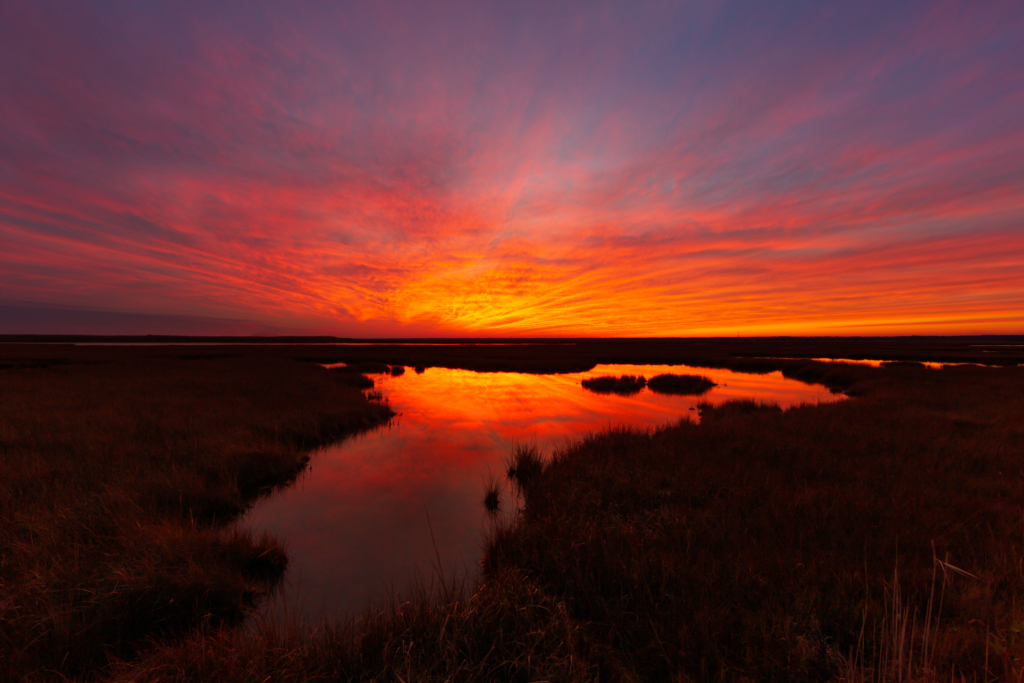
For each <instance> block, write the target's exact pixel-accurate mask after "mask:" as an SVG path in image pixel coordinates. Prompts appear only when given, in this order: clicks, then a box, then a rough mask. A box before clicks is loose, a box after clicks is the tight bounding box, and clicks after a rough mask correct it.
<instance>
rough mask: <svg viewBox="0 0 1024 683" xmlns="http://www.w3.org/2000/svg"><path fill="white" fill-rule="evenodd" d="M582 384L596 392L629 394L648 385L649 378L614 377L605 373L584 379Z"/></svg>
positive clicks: (632, 376)
mask: <svg viewBox="0 0 1024 683" xmlns="http://www.w3.org/2000/svg"><path fill="white" fill-rule="evenodd" d="M581 384H582V385H583V388H584V389H589V390H590V391H593V392H594V393H596V394H619V395H622V396H629V395H631V394H635V393H638V392H639V391H641V390H642V389H643V388H644V386H646V384H647V380H646V379H644V377H643V376H640V377H636V376H634V375H622V376H621V377H613V376H610V375H605V376H603V377H590V378H588V379H585V380H583V381H582V382H581Z"/></svg>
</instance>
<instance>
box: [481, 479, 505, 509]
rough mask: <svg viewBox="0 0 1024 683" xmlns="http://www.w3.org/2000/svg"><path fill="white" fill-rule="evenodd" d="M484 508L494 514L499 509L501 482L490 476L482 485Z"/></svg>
mask: <svg viewBox="0 0 1024 683" xmlns="http://www.w3.org/2000/svg"><path fill="white" fill-rule="evenodd" d="M483 502H484V509H485V510H487V512H488V514H491V515H496V514H497V513H498V512H500V511H501V484H500V483H499V482H498V480H497V479H494V478H493V477H491V478H490V479H489V480H488V481H487V484H486V485H485V486H484V501H483Z"/></svg>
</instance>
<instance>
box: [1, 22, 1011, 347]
mask: <svg viewBox="0 0 1024 683" xmlns="http://www.w3.org/2000/svg"><path fill="white" fill-rule="evenodd" d="M1022 32H1024V9H1022V8H1021V7H1020V5H1019V3H1009V2H1007V3H998V2H996V3H985V4H984V5H983V6H979V5H976V4H975V5H971V4H961V3H939V4H936V3H917V4H915V3H901V4H900V6H899V7H891V6H890V5H889V4H884V3H878V4H871V3H858V4H857V5H856V6H855V7H854V6H851V5H849V4H848V3H813V4H810V5H808V4H804V3H792V4H790V3H786V4H776V5H773V6H771V8H770V11H769V9H764V8H758V7H755V6H752V5H749V4H743V3H729V2H726V3H719V4H716V5H714V6H710V5H702V6H700V7H686V6H680V5H678V4H677V3H664V4H660V3H642V4H640V6H635V5H634V4H630V6H629V7H620V6H616V5H613V4H607V5H602V6H596V5H594V4H593V3H586V4H582V3H581V4H572V3H568V4H562V5H559V6H557V7H552V6H550V4H542V3H537V4H531V3H525V4H520V5H516V6H515V7H509V6H507V5H504V4H500V3H496V4H493V5H492V4H488V3H467V4H464V5H458V4H453V5H450V6H448V7H446V8H444V9H442V10H434V9H429V8H426V7H422V6H418V5H414V4H406V3H374V4H373V5H372V7H371V6H346V5H341V6H335V5H333V4H324V3H304V4H301V5H297V6H293V7H290V8H288V9H287V10H285V9H282V8H281V6H279V5H277V4H266V5H262V4H259V3H245V4H244V5H243V4H232V3H224V4H220V5H218V6H216V7H211V6H210V5H209V4H188V3H185V4H173V5H167V6H156V5H154V6H147V7H140V6H138V5H137V4H133V3H97V4H89V5H80V4H62V3H45V2H38V3H20V2H13V3H6V4H5V5H4V8H3V9H0V45H2V47H0V57H2V60H0V90H2V92H4V93H5V96H4V97H3V98H0V118H2V121H3V122H4V124H3V126H2V127H0V252H2V253H0V284H2V285H3V287H2V290H3V294H0V298H2V299H3V301H0V303H9V304H15V303H16V304H18V305H40V306H60V307H65V308H69V307H70V308H74V307H77V308H81V309H88V310H106V311H113V312H118V311H120V312H134V313H152V314H160V315H193V316H206V317H211V318H229V319H248V320H253V321H258V322H259V323H260V324H266V325H270V326H273V327H274V328H275V329H295V330H309V331H318V332H338V333H344V334H356V335H358V334H366V335H374V334H396V335H401V334H438V335H486V334H501V335H505V334H512V335H528V334H529V335H533V334H555V335H577V334H588V335H603V334H608V335H686V334H774V333H826V334H833V333H835V334H860V333H864V331H865V330H869V331H870V333H872V334H874V333H903V332H915V333H925V332H946V333H952V332H1021V331H1024V313H1021V311H1024V193H1022V192H1020V188H1021V187H1024V126H1022V125H1021V123H1020V122H1021V121H1024V76H1022V75H1021V74H1024V56H1022V54H1021V52H1020V50H1019V49H1016V48H1015V45H1016V41H1017V37H1019V35H1021V33H1022ZM196 331H197V332H202V330H196Z"/></svg>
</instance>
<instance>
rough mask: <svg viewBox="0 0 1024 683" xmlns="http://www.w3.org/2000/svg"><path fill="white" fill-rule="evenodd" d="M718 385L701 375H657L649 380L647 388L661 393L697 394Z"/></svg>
mask: <svg viewBox="0 0 1024 683" xmlns="http://www.w3.org/2000/svg"><path fill="white" fill-rule="evenodd" d="M716 386H718V385H717V384H715V383H714V382H712V381H711V380H710V379H708V378H707V377H703V376H701V375H656V376H654V377H652V378H651V379H649V380H648V381H647V388H648V389H650V390H651V391H656V392H658V393H659V394H677V395H682V396H697V395H699V394H703V393H704V392H706V391H708V390H709V389H712V388H713V387H716Z"/></svg>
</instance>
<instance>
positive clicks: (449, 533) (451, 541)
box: [245, 365, 840, 618]
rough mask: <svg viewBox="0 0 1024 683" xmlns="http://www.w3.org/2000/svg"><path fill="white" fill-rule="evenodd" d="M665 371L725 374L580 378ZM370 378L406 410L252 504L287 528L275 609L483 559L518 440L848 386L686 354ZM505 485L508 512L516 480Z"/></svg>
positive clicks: (354, 602)
mask: <svg viewBox="0 0 1024 683" xmlns="http://www.w3.org/2000/svg"><path fill="white" fill-rule="evenodd" d="M661 373H675V374H701V375H705V376H706V377H709V378H710V379H711V380H712V381H714V382H715V383H716V384H718V385H719V386H717V387H715V388H714V389H712V390H710V391H709V392H707V393H705V394H704V395H702V396H700V397H695V396H667V395H662V394H656V393H654V392H652V391H650V390H649V389H644V390H642V391H641V392H640V393H638V394H634V395H633V396H617V395H609V394H595V393H593V392H590V391H587V390H585V389H583V387H582V386H581V385H580V382H581V381H582V380H583V379H586V378H588V377H596V376H601V375H623V374H627V375H644V376H646V377H648V378H650V377H653V376H655V375H657V374H661ZM374 379H375V381H376V382H377V388H378V389H379V390H380V391H382V392H383V393H384V395H385V396H387V398H388V400H389V401H390V402H391V406H392V408H394V410H395V411H396V412H397V413H398V417H397V418H396V419H395V420H394V421H392V423H391V424H390V425H388V426H386V427H382V428H380V429H377V430H375V431H373V432H370V433H368V434H365V435H362V436H359V437H356V438H353V439H349V440H346V441H344V442H342V443H340V444H337V445H334V446H331V447H329V448H325V449H323V450H321V451H320V452H319V453H318V454H316V455H315V456H314V458H313V460H312V462H311V465H310V468H309V469H308V470H307V472H306V473H305V474H304V475H303V477H302V478H301V479H300V481H299V482H297V483H296V484H295V485H294V486H292V487H290V488H288V489H286V490H283V491H280V492H278V493H276V494H274V495H273V496H271V497H270V498H268V499H267V500H265V501H263V502H261V503H260V504H259V505H257V506H256V507H255V508H254V509H253V510H252V511H251V512H250V513H249V515H247V517H246V520H245V523H246V524H248V525H249V526H251V527H252V528H254V529H256V530H259V531H268V532H270V533H271V534H273V535H275V536H276V537H277V538H279V539H282V540H283V541H284V543H285V546H286V547H287V549H288V552H289V555H290V556H291V558H292V562H291V565H290V568H289V574H288V579H287V585H286V589H285V590H284V592H283V594H282V596H281V597H280V598H279V600H278V602H277V603H276V606H275V609H281V608H283V607H287V608H288V609H289V610H291V611H292V612H295V613H298V614H300V615H303V616H306V617H312V618H318V617H320V616H321V615H338V614H341V613H343V612H345V611H346V610H349V609H353V608H355V609H359V608H361V607H362V606H364V605H365V604H366V603H367V601H368V600H369V599H371V598H372V597H373V596H374V595H383V594H386V592H387V591H389V590H390V589H392V588H394V589H396V590H398V591H399V592H401V591H402V590H404V589H405V588H407V587H408V585H409V581H410V580H411V579H412V577H414V576H415V575H416V573H417V571H420V572H422V573H424V574H426V575H427V576H429V575H431V573H432V572H434V571H435V568H436V566H437V563H438V561H440V563H441V568H442V570H443V571H444V573H445V575H446V576H450V575H451V573H452V572H458V571H469V572H472V571H474V570H475V567H476V566H477V558H478V557H479V555H480V549H481V545H482V541H481V534H482V532H484V531H485V530H486V526H487V524H488V518H487V515H486V513H485V512H484V509H483V505H482V498H483V492H484V485H485V483H486V482H487V480H488V478H489V477H494V478H495V479H500V480H501V481H504V477H503V476H502V471H503V464H502V459H503V458H504V457H506V456H507V455H508V453H509V452H510V450H511V448H512V446H513V444H515V443H517V442H520V443H522V442H528V443H536V444H537V445H538V446H539V447H540V448H541V450H542V451H543V452H544V453H550V452H551V451H552V450H553V449H555V448H557V447H559V446H561V445H563V444H565V443H566V442H567V440H569V439H572V438H575V437H579V436H581V435H583V434H586V433H589V432H593V431H597V430H601V429H605V428H607V427H609V426H616V425H631V426H635V427H644V428H645V427H651V426H656V425H660V424H665V423H670V422H674V421H676V420H679V419H691V420H697V413H696V411H691V410H690V408H693V407H694V406H696V405H697V404H698V403H700V402H702V401H707V402H711V403H721V402H723V401H726V400H729V399H737V398H753V399H757V400H759V401H770V402H774V403H777V404H779V405H780V406H782V407H789V406H792V405H796V404H800V403H814V402H816V401H823V402H824V401H832V400H836V399H837V398H840V397H837V396H835V395H833V394H831V393H829V392H828V390H827V389H825V388H824V387H821V386H817V385H808V384H803V383H801V382H797V381H794V380H789V379H786V378H784V377H782V374H781V373H779V372H773V373H770V374H766V375H752V374H743V373H737V372H732V371H729V370H709V369H703V368H688V367H686V366H652V365H605V366H598V367H596V368H594V369H593V370H591V371H589V372H583V373H571V374H561V375H529V374H521V373H512V372H507V373H506V372H501V373H477V372H471V371H467V370H448V369H443V368H429V369H427V370H426V371H425V372H424V373H422V374H415V373H413V372H412V371H411V370H410V371H407V372H406V373H405V374H404V375H401V376H398V377H392V376H390V375H376V376H374ZM502 498H503V502H504V508H505V514H508V513H509V510H508V508H510V507H511V504H510V502H509V500H508V499H509V491H508V489H507V487H506V489H505V490H504V491H503V494H502ZM438 557H439V558H440V560H438V559H437V558H438Z"/></svg>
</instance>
